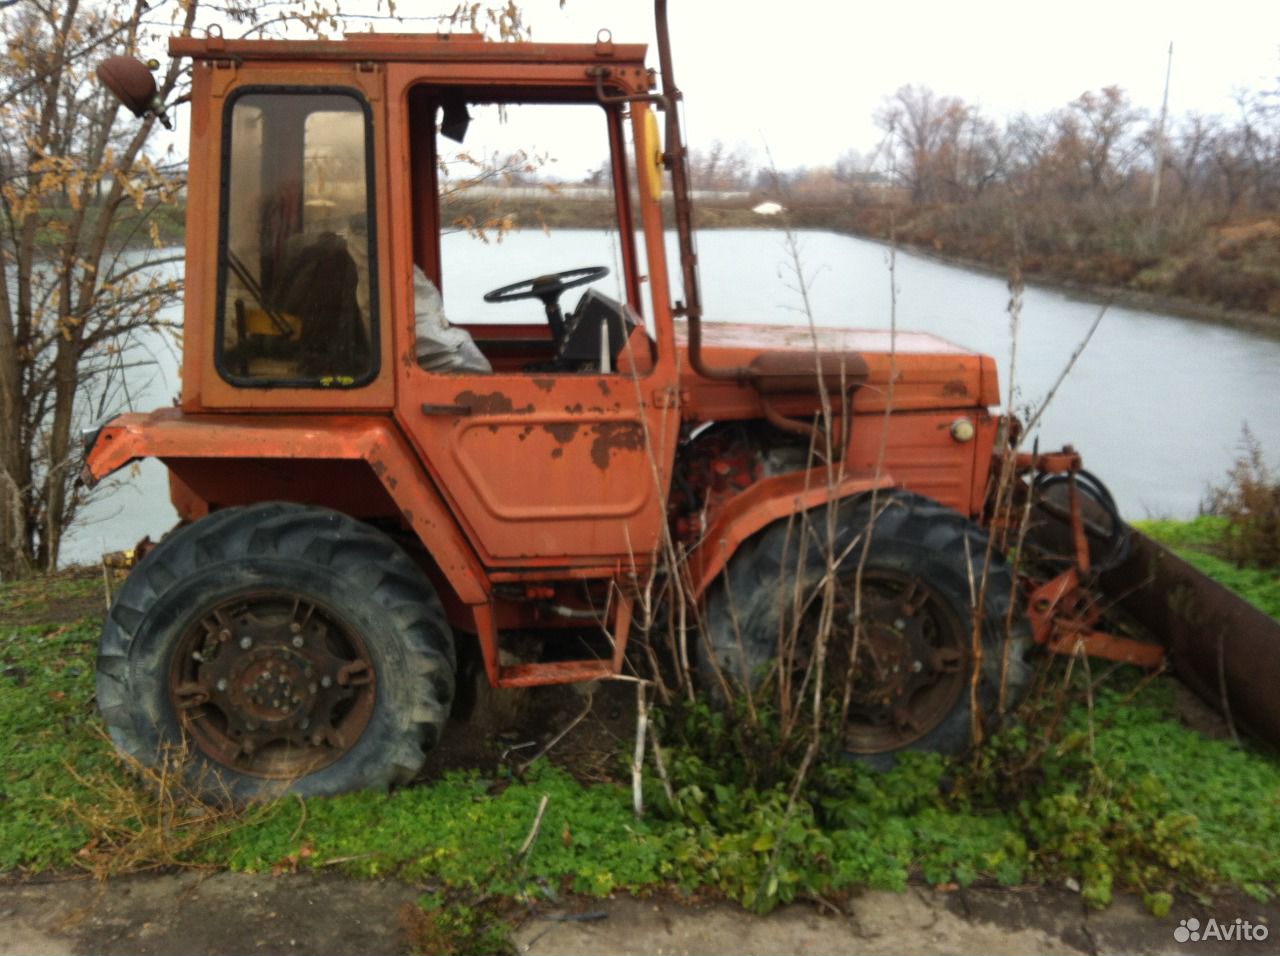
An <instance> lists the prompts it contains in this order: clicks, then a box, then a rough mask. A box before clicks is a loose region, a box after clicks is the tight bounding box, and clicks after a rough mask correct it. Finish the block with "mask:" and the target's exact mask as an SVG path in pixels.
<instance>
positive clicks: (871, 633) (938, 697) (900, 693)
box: [832, 569, 968, 754]
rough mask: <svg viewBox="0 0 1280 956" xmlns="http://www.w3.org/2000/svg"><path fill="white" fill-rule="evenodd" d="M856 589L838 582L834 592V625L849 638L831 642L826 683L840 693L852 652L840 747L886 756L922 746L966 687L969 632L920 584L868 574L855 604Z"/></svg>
mask: <svg viewBox="0 0 1280 956" xmlns="http://www.w3.org/2000/svg"><path fill="white" fill-rule="evenodd" d="M854 586H855V584H854V581H853V580H852V579H849V580H845V581H842V582H841V587H840V589H839V591H838V592H837V597H836V602H837V605H836V608H835V611H836V613H835V615H834V620H835V621H838V622H844V623H845V624H846V625H847V631H845V632H844V633H836V634H834V635H833V644H832V648H833V658H832V663H833V665H834V666H833V672H832V677H833V680H835V681H837V682H838V684H839V686H843V682H844V680H845V673H846V667H847V666H848V660H849V658H848V654H849V652H850V650H851V648H852V649H854V654H855V658H854V660H853V673H852V685H851V688H850V695H849V710H848V718H847V723H846V725H845V734H844V736H845V747H846V749H847V750H849V751H851V752H854V753H867V754H870V753H884V752H886V751H890V750H896V749H899V748H901V747H905V746H907V745H909V744H912V743H914V742H915V741H917V740H919V739H921V738H922V737H924V736H925V735H926V734H928V733H929V732H930V731H931V730H933V729H934V728H935V727H937V726H938V724H940V723H941V722H942V721H943V720H944V719H945V718H946V717H947V715H948V714H949V713H950V712H951V709H952V708H953V707H954V706H955V704H956V702H957V701H958V700H959V698H960V694H961V692H962V691H963V688H964V684H965V672H966V667H965V664H966V662H967V660H968V650H967V640H966V638H967V632H966V628H965V626H964V623H963V622H962V621H960V620H959V619H958V618H957V617H956V615H955V614H954V613H953V612H952V611H951V609H950V607H949V606H948V605H947V604H946V603H945V602H944V601H943V599H942V598H941V597H940V596H939V595H938V593H937V592H936V591H934V590H933V588H931V587H929V586H928V585H927V584H926V583H925V582H924V581H923V580H921V579H920V578H919V577H918V576H914V575H909V574H903V573H899V572H891V571H884V570H878V569H876V570H872V569H867V570H866V571H865V573H864V574H863V577H862V596H861V601H856V600H855V594H854ZM855 608H858V609H859V610H860V615H858V614H855V610H854V609H855ZM859 617H860V621H861V627H859V626H858V624H859Z"/></svg>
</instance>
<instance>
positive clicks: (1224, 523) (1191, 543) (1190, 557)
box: [1133, 515, 1280, 620]
mask: <svg viewBox="0 0 1280 956" xmlns="http://www.w3.org/2000/svg"><path fill="white" fill-rule="evenodd" d="M1133 525H1134V527H1135V528H1137V529H1138V530H1139V531H1141V532H1143V533H1144V534H1146V535H1148V536H1150V537H1152V538H1154V539H1155V540H1157V541H1159V542H1160V543H1161V544H1164V545H1166V546H1167V547H1169V548H1171V549H1172V550H1173V551H1175V552H1176V553H1177V554H1178V555H1179V556H1180V557H1182V558H1183V559H1184V560H1186V561H1187V563H1188V564H1190V565H1192V566H1193V567H1195V568H1196V570H1198V571H1201V572H1202V573H1204V574H1207V575H1208V576H1209V577H1211V578H1213V579H1214V580H1215V581H1217V582H1218V583H1219V584H1221V585H1223V586H1224V587H1228V588H1230V589H1231V590H1233V591H1235V592H1236V593H1237V594H1239V595H1240V596H1241V597H1243V598H1244V599H1245V600H1246V601H1248V602H1249V603H1250V604H1253V605H1254V606H1255V607H1257V608H1260V609H1261V610H1262V611H1264V612H1265V613H1267V614H1270V615H1271V616H1272V617H1274V618H1276V619H1277V620H1280V570H1277V569H1264V568H1256V567H1249V566H1247V565H1241V564H1238V563H1237V562H1235V561H1232V560H1231V559H1230V558H1229V557H1228V552H1227V548H1226V545H1225V541H1226V539H1227V536H1228V535H1229V534H1230V532H1231V522H1230V519H1228V518H1225V517H1221V516H1218V515H1201V516H1200V517H1198V518H1196V519H1194V520H1193V521H1135V522H1134V523H1133Z"/></svg>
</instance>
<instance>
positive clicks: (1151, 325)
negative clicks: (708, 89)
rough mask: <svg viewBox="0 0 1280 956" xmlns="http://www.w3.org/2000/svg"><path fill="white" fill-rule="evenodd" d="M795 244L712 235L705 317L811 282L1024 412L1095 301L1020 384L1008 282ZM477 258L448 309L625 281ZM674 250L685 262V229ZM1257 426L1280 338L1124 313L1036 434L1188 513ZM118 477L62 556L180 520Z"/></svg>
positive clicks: (847, 318)
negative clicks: (536, 279)
mask: <svg viewBox="0 0 1280 956" xmlns="http://www.w3.org/2000/svg"><path fill="white" fill-rule="evenodd" d="M794 239H795V250H796V254H795V255H794V256H793V254H792V249H791V246H790V245H789V243H788V242H787V239H786V237H785V235H784V234H782V233H780V232H776V231H772V230H724V231H705V232H702V233H700V234H699V236H698V253H699V259H700V266H701V277H702V299H703V307H704V311H705V312H706V317H707V320H708V321H712V322H714V321H730V322H759V323H773V324H780V323H785V324H803V323H806V322H808V321H809V317H808V314H806V312H805V311H804V309H803V297H802V295H801V286H802V285H803V287H804V289H806V290H807V292H808V298H809V303H810V313H811V314H812V318H813V321H814V322H815V323H816V324H818V325H829V326H850V327H861V328H876V329H885V328H888V327H889V325H890V317H891V315H892V316H894V318H895V321H896V325H897V328H898V329H899V330H903V331H906V330H911V331H925V332H932V333H934V334H935V335H940V336H942V337H943V338H946V339H950V340H951V341H953V342H956V343H958V344H960V345H964V346H967V347H969V348H973V349H977V350H980V351H983V352H987V353H989V354H991V355H994V356H995V357H996V360H997V362H998V363H999V370H1000V377H1001V383H1002V396H1003V398H1004V400H1005V402H1006V404H1009V403H1012V407H1013V408H1014V409H1015V410H1016V411H1018V412H1019V413H1020V414H1021V415H1022V417H1023V418H1026V417H1027V414H1026V413H1027V411H1028V410H1029V409H1032V408H1036V407H1038V406H1039V405H1040V403H1041V402H1042V401H1043V400H1044V398H1045V396H1046V394H1047V393H1048V391H1049V389H1050V388H1051V387H1052V385H1053V383H1054V382H1055V380H1057V378H1058V376H1059V374H1060V372H1061V371H1062V369H1063V368H1064V366H1065V365H1066V364H1067V362H1068V361H1069V360H1070V357H1071V355H1072V353H1073V352H1074V351H1075V350H1077V349H1078V348H1079V347H1080V345H1081V343H1082V342H1083V341H1084V339H1085V337H1086V335H1087V333H1088V330H1089V328H1090V326H1091V325H1092V324H1093V322H1094V320H1095V318H1096V317H1097V315H1098V312H1099V309H1100V306H1099V305H1098V304H1097V303H1095V302H1090V301H1085V300H1081V299H1077V298H1073V297H1071V296H1069V295H1066V294H1064V293H1061V292H1057V291H1053V290H1048V289H1039V288H1034V287H1032V288H1028V289H1027V290H1026V291H1025V294H1024V296H1023V301H1022V308H1021V314H1020V319H1019V323H1018V331H1017V339H1016V344H1017V365H1016V373H1015V374H1016V379H1015V380H1014V381H1013V382H1012V383H1011V382H1010V380H1009V363H1010V356H1011V354H1012V352H1013V347H1014V335H1013V330H1012V322H1011V318H1010V314H1009V310H1008V303H1009V290H1008V288H1007V285H1006V283H1005V282H1004V281H1003V280H1002V279H1000V278H997V277H993V276H991V275H987V274H983V273H978V272H974V271H970V270H967V269H962V268H958V267H955V266H950V265H946V264H942V263H939V262H936V261H934V260H931V259H928V258H925V257H921V256H917V255H913V254H911V253H908V252H903V251H899V252H897V253H896V254H895V255H892V256H891V254H890V251H889V249H888V248H887V247H885V246H883V245H881V244H879V243H875V242H870V241H867V240H862V239H856V238H852V237H849V236H840V235H836V234H834V233H825V232H800V233H797V234H795V237H794ZM478 252H480V250H479V249H478V244H477V243H476V241H475V240H474V239H470V238H468V237H466V236H465V235H462V234H457V235H453V236H448V237H446V239H445V256H444V260H445V276H446V283H445V310H446V313H447V314H448V315H449V316H450V318H452V319H453V320H454V321H457V322H470V321H498V320H502V321H511V320H512V319H513V317H514V316H513V310H518V309H520V308H526V309H527V312H528V314H529V317H530V320H532V318H533V316H534V315H535V314H539V313H540V307H539V306H538V304H537V303H536V302H534V303H530V302H522V303H518V304H515V305H507V306H501V307H499V306H485V305H483V304H482V303H481V296H482V295H483V293H484V292H486V291H488V290H489V289H490V288H492V287H495V286H498V285H502V284H505V283H508V282H514V281H516V280H519V279H524V278H528V277H531V276H535V275H539V274H542V273H546V272H551V271H558V270H561V269H569V268H576V267H579V266H589V265H597V264H604V263H609V262H613V263H614V273H615V275H614V276H611V277H609V278H607V279H605V280H603V282H602V283H601V290H602V291H604V292H607V293H610V294H615V295H616V294H617V290H616V284H615V277H616V275H617V273H618V271H619V270H618V269H617V242H616V237H613V236H610V235H609V234H608V233H605V232H597V231H590V230H580V231H579V230H561V231H557V232H554V233H551V234H549V235H548V234H544V233H541V232H534V231H529V232H523V233H514V234H509V235H508V236H507V237H505V238H504V239H503V241H502V243H501V244H500V245H495V246H489V247H485V248H484V250H483V254H478ZM668 256H669V261H670V262H672V263H674V262H676V261H678V260H677V259H676V255H675V247H674V239H673V240H672V242H671V243H670V248H669V250H668ZM797 263H798V264H799V273H800V275H802V276H803V283H802V282H801V281H800V280H799V279H798V277H797ZM895 293H896V294H895ZM572 296H573V294H572V293H571V294H570V297H569V301H572ZM895 300H896V305H895ZM497 309H501V310H503V311H495V310H497ZM145 350H146V352H147V354H149V355H152V356H154V357H155V359H156V364H154V365H151V366H144V367H141V368H139V369H138V370H137V374H136V376H135V378H134V379H133V380H132V381H131V383H130V384H131V388H130V398H131V400H132V403H133V405H134V407H136V408H138V409H140V410H149V409H151V408H154V407H159V406H161V405H168V404H170V403H171V402H172V400H173V396H174V395H176V393H177V391H178V378H177V364H176V356H175V353H174V351H173V350H172V349H170V348H167V347H165V346H164V345H163V344H161V343H146V344H145ZM123 401H124V400H123V398H122V400H121V402H122V403H123ZM1245 425H1247V426H1248V428H1249V429H1250V431H1251V432H1252V433H1253V434H1254V436H1255V437H1256V438H1257V439H1258V440H1259V441H1260V442H1261V443H1262V446H1263V448H1264V450H1265V451H1266V452H1267V453H1268V455H1269V458H1270V461H1271V462H1272V464H1280V339H1273V338H1267V337H1264V336H1260V335H1257V334H1254V333H1250V332H1247V331H1242V330H1238V329H1232V328H1226V327H1220V326H1215V325H1210V324H1206V323H1201V322H1196V321H1193V320H1190V319H1184V318H1180V317H1177V316H1172V315H1164V314H1159V313H1154V312H1145V311H1140V310H1136V309H1128V308H1123V307H1120V306H1111V307H1110V308H1108V309H1107V310H1106V312H1105V314H1104V315H1103V317H1102V320H1101V322H1100V323H1099V325H1098V328H1097V331H1096V332H1095V334H1094V335H1093V338H1092V339H1091V340H1090V341H1089V343H1088V345H1087V346H1086V347H1085V348H1084V351H1083V353H1082V354H1081V355H1080V357H1079V359H1078V361H1077V362H1076V364H1075V367H1074V368H1073V370H1072V372H1071V374H1070V375H1069V376H1068V377H1067V378H1066V379H1065V380H1064V381H1063V383H1062V385H1061V387H1060V388H1059V390H1058V392H1057V394H1056V396H1055V397H1054V398H1053V401H1052V402H1051V403H1050V404H1049V405H1048V407H1047V409H1046V410H1045V412H1044V414H1043V416H1042V418H1041V423H1040V427H1039V429H1038V435H1039V437H1040V444H1041V447H1042V448H1053V447H1057V446H1060V445H1062V444H1065V443H1071V444H1073V445H1075V446H1076V447H1077V448H1078V449H1079V450H1080V451H1081V452H1082V454H1083V455H1084V459H1085V466H1086V467H1087V468H1088V469H1089V470H1091V471H1093V472H1094V473H1095V474H1097V475H1098V476H1099V477H1101V478H1102V479H1103V480H1104V481H1105V482H1106V483H1107V484H1108V485H1109V486H1110V487H1111V489H1112V491H1113V493H1114V494H1115V497H1116V500H1117V502H1118V503H1119V506H1120V509H1121V512H1122V513H1123V514H1125V515H1126V516H1127V517H1130V518H1142V517H1178V518H1185V517H1191V516H1193V515H1194V514H1195V513H1196V511H1197V508H1198V507H1199V505H1200V503H1201V502H1202V501H1203V500H1204V498H1205V496H1206V494H1207V491H1208V489H1209V487H1210V486H1211V485H1213V484H1215V483H1220V482H1222V481H1223V480H1224V478H1225V476H1226V472H1227V470H1228V469H1229V468H1230V467H1231V464H1232V462H1233V461H1234V460H1235V458H1236V456H1237V454H1238V453H1239V448H1240V440H1241V435H1242V429H1243V428H1244V426H1245ZM120 478H121V480H120V481H118V482H117V483H116V485H115V486H114V487H113V488H112V489H111V490H110V491H109V492H108V493H107V494H105V495H103V496H101V497H100V498H99V499H98V500H96V501H94V502H93V503H92V504H91V505H90V506H89V507H88V508H87V509H86V511H85V514H84V518H85V520H84V521H83V522H82V523H81V525H80V526H79V527H77V528H76V529H74V530H73V531H72V533H71V534H69V536H68V538H67V540H66V543H65V545H64V551H63V560H64V561H65V562H77V561H96V559H97V556H98V555H99V554H100V553H101V552H102V551H104V550H115V549H118V548H122V547H128V546H130V545H132V544H133V543H134V542H135V541H137V540H138V539H139V538H141V537H142V536H143V535H144V534H150V535H151V536H152V537H153V538H156V537H158V536H159V535H160V534H161V533H163V532H164V531H165V530H166V529H167V528H168V527H170V526H171V525H172V523H173V521H174V520H175V516H174V512H173V510H172V508H171V507H170V505H169V503H168V488H167V484H166V481H165V477H164V468H163V467H162V466H160V465H158V464H157V463H155V462H146V463H143V464H141V465H139V466H138V467H137V468H136V469H134V470H133V472H129V471H125V472H122V473H121V476H120Z"/></svg>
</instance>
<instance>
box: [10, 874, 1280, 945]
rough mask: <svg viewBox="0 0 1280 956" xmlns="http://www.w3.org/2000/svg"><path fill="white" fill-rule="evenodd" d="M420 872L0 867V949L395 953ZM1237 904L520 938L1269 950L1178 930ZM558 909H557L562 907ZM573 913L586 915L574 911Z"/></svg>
mask: <svg viewBox="0 0 1280 956" xmlns="http://www.w3.org/2000/svg"><path fill="white" fill-rule="evenodd" d="M420 892H421V890H420V889H419V888H416V887H413V886H409V885H407V884H404V883H398V882H394V881H381V882H380V881H352V880H346V879H343V878H341V877H337V876H332V877H325V876H314V875H296V876H280V877H271V876H246V875H239V874H229V873H221V874H215V875H212V876H208V877H201V876H200V875H196V874H191V873H183V874H177V875H157V876H132V877H123V878H120V879H117V880H112V881H110V882H108V883H106V884H103V885H99V884H96V883H92V882H88V881H72V882H60V883H14V882H9V883H0V956H14V954H49V956H54V954H81V953H101V954H104V956H114V954H138V956H147V954H176V953H183V954H218V956H222V954H233V953H246V954H248V953H297V954H334V956H344V954H364V953H403V952H405V951H406V948H407V946H408V939H407V937H406V935H405V933H404V930H403V928H402V925H401V918H400V914H401V912H402V911H403V909H404V907H406V906H408V905H411V904H412V903H413V901H414V900H415V899H417V897H418V896H419V894H420ZM1209 916H1213V917H1214V918H1215V919H1216V920H1218V922H1219V923H1224V924H1225V923H1230V922H1231V921H1233V920H1234V919H1235V918H1236V917H1240V918H1241V919H1247V920H1250V921H1251V922H1253V923H1254V924H1258V923H1259V922H1261V921H1263V920H1267V921H1269V922H1268V923H1267V925H1268V926H1273V925H1274V926H1277V927H1280V906H1277V905H1276V904H1274V903H1272V904H1269V905H1267V906H1258V905H1256V904H1253V903H1250V902H1247V901H1241V900H1235V901H1226V902H1219V903H1216V904H1214V905H1213V906H1212V907H1210V908H1206V907H1204V906H1202V905H1200V904H1198V903H1193V902H1190V901H1180V903H1179V904H1178V905H1177V906H1175V908H1174V912H1173V913H1172V914H1170V916H1168V917H1166V918H1164V919H1156V918H1154V917H1152V916H1149V915H1148V914H1147V913H1145V912H1144V911H1143V910H1142V908H1141V905H1140V904H1139V903H1138V901H1137V900H1136V899H1133V898H1123V899H1121V900H1119V901H1117V902H1116V904H1115V905H1113V906H1112V907H1111V908H1110V909H1107V910H1105V911H1103V912H1100V913H1098V912H1090V911H1087V910H1086V909H1085V908H1084V907H1083V906H1082V904H1081V902H1080V898H1079V897H1078V896H1077V895H1076V894H1074V893H1071V892H1069V891H1067V890H1059V889H1044V888H1038V889H1023V890H1000V889H968V890H960V891H956V892H950V893H941V892H937V891H935V890H933V889H931V888H927V887H914V886H913V887H910V888H908V890H907V891H906V892H905V893H881V892H876V893H865V894H862V895H859V896H857V897H854V898H853V899H851V900H850V901H848V902H847V904H846V908H845V913H844V914H831V913H829V912H823V911H820V910H819V909H818V908H817V907H816V906H812V905H797V906H790V907H784V908H782V909H780V910H777V911H776V912H774V913H773V914H771V915H769V916H767V917H756V916H751V915H749V914H746V913H744V912H743V911H742V910H741V909H740V908H738V907H736V906H733V905H730V904H726V903H707V904H696V903H682V902H675V901H672V900H669V899H664V898H656V897H655V898H651V899H633V898H631V897H625V896H619V897H617V898H615V899H612V900H606V901H595V900H587V901H580V902H579V905H578V906H576V907H569V908H567V909H564V910H549V911H547V912H545V913H539V914H535V915H532V916H530V917H529V918H528V919H527V920H526V921H525V922H524V924H523V925H522V926H521V927H520V928H519V930H518V931H517V932H516V945H517V949H518V951H519V952H520V953H529V954H543V953H564V954H569V953H616V954H629V953H661V954H711V953H759V954H769V953H803V954H809V953H815V954H816V953H867V954H891V953H979V952H980V953H987V954H991V956H999V954H1005V953H1008V954H1014V953H1054V954H1073V953H1170V954H1175V953H1176V954H1187V953H1201V952H1205V953H1244V954H1249V953H1259V954H1263V953H1275V952H1277V951H1278V946H1280V944H1277V942H1276V940H1275V939H1268V940H1267V941H1265V942H1242V943H1226V944H1220V943H1208V944H1206V943H1203V942H1201V943H1199V944H1194V943H1186V944H1181V943H1178V942H1177V941H1176V940H1175V939H1174V936H1173V931H1174V929H1175V928H1177V927H1178V925H1179V921H1180V920H1183V919H1189V918H1193V917H1194V918H1197V919H1199V920H1201V922H1202V924H1204V923H1207V920H1208V918H1209ZM565 917H568V918H567V919H566V918H565ZM584 917H585V918H584Z"/></svg>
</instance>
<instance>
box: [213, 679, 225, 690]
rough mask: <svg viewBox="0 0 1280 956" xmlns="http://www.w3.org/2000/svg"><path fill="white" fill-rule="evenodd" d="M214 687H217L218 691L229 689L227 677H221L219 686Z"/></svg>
mask: <svg viewBox="0 0 1280 956" xmlns="http://www.w3.org/2000/svg"><path fill="white" fill-rule="evenodd" d="M214 686H215V687H217V688H218V690H226V689H227V679H226V678H225V677H219V678H218V683H217V684H215V685H214Z"/></svg>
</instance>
